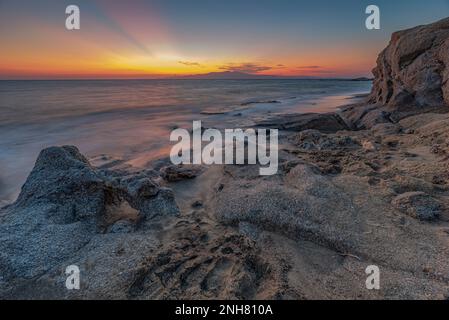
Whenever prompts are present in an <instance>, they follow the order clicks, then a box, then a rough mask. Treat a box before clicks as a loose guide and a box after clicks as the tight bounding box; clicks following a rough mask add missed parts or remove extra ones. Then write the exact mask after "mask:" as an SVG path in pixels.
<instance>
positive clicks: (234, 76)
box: [176, 71, 372, 81]
mask: <svg viewBox="0 0 449 320" xmlns="http://www.w3.org/2000/svg"><path fill="white" fill-rule="evenodd" d="M176 78H177V79H200V80H201V79H204V80H242V79H248V80H254V79H316V80H343V81H370V80H372V79H369V78H365V77H361V78H320V77H313V76H279V75H262V74H251V73H245V72H238V71H223V72H210V73H205V74H192V75H187V76H179V77H176Z"/></svg>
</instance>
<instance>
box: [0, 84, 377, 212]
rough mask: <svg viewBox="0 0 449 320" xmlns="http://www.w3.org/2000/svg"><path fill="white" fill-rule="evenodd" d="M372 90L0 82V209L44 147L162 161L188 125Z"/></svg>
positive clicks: (228, 121)
mask: <svg viewBox="0 0 449 320" xmlns="http://www.w3.org/2000/svg"><path fill="white" fill-rule="evenodd" d="M370 88H371V82H365V81H362V82H358V81H338V80H92V81H90V80H88V81H0V165H1V170H0V205H1V203H2V202H1V201H11V200H13V199H14V198H15V197H16V196H17V193H18V191H19V190H20V186H21V185H22V184H23V182H24V181H25V178H26V176H27V175H28V173H29V172H30V170H31V169H32V167H33V164H34V161H35V159H36V157H37V155H38V153H39V151H40V150H41V149H42V148H45V147H48V146H52V145H64V144H73V145H76V146H78V147H79V148H80V150H81V152H83V153H85V154H87V155H88V156H89V157H96V156H99V155H102V154H106V155H109V156H112V157H116V158H119V159H123V160H126V161H128V162H129V163H130V164H132V165H134V166H143V165H145V163H147V162H148V161H150V160H152V159H155V158H158V157H164V156H167V155H168V152H169V148H170V147H171V143H170V141H169V134H170V131H171V130H172V129H173V128H176V127H191V122H192V120H202V121H204V122H205V123H206V124H207V125H213V126H222V127H226V126H227V127H230V128H232V127H234V126H238V125H251V123H253V121H254V120H257V119H258V118H262V117H264V116H267V115H268V114H276V113H285V112H314V111H316V112H323V111H327V110H331V109H333V108H335V107H336V106H338V105H342V104H346V103H349V102H350V101H348V100H347V98H348V96H351V95H354V94H360V93H367V92H369V91H370Z"/></svg>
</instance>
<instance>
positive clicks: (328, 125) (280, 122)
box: [257, 113, 349, 133]
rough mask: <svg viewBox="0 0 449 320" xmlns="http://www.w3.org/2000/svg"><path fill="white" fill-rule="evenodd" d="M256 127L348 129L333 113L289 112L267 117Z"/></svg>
mask: <svg viewBox="0 0 449 320" xmlns="http://www.w3.org/2000/svg"><path fill="white" fill-rule="evenodd" d="M257 126H258V127H263V128H274V129H280V130H286V131H303V130H307V129H315V130H319V131H321V132H324V133H335V132H337V131H340V130H348V129H349V128H348V126H347V125H346V123H345V122H344V121H343V120H342V119H341V118H340V117H339V116H338V115H337V114H335V113H324V114H319V113H305V114H289V115H282V116H276V117H272V118H269V119H267V120H264V121H261V122H259V123H257Z"/></svg>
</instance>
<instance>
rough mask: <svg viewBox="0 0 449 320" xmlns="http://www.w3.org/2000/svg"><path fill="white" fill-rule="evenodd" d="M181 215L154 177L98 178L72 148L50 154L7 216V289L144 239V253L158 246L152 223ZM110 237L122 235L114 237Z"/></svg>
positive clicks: (1, 219)
mask: <svg viewBox="0 0 449 320" xmlns="http://www.w3.org/2000/svg"><path fill="white" fill-rule="evenodd" d="M178 214H179V210H178V207H177V205H176V202H175V200H174V197H173V194H172V192H171V190H169V189H165V188H162V187H160V186H159V185H158V184H156V183H155V182H153V181H152V180H151V179H149V178H147V177H144V176H138V175H134V176H132V177H127V176H126V175H125V176H121V174H119V173H117V172H116V173H113V172H108V171H98V170H96V169H94V168H93V167H91V165H90V164H89V162H88V161H87V159H86V158H85V157H84V156H83V155H81V154H80V153H79V151H78V150H77V149H76V148H75V147H72V146H64V147H52V148H48V149H45V150H43V151H42V152H41V153H40V155H39V157H38V159H37V161H36V164H35V167H34V169H33V171H32V172H31V174H30V175H29V177H28V179H27V181H26V183H25V184H24V186H23V187H22V191H21V193H20V196H19V198H18V199H17V201H16V202H15V203H14V204H12V205H11V206H9V207H7V208H6V209H4V210H3V211H2V212H1V215H0V269H1V270H2V277H1V278H0V282H1V283H2V286H1V287H2V289H5V287H6V288H7V287H10V286H15V288H18V287H19V286H18V283H20V282H21V281H27V280H30V279H33V278H36V277H39V276H42V275H44V274H46V273H48V272H51V271H52V270H55V269H56V270H58V269H59V268H65V267H66V266H68V265H70V261H73V260H76V259H79V257H80V255H82V252H85V254H86V255H89V256H90V257H91V258H92V259H95V257H98V256H99V255H102V254H103V251H104V250H108V249H107V248H108V247H110V246H111V245H114V243H115V244H117V243H119V242H123V241H128V240H129V241H130V242H133V241H135V240H136V238H139V237H142V236H143V235H144V234H146V235H145V237H146V238H147V239H148V241H146V243H141V244H139V245H138V246H139V247H142V246H143V247H146V248H148V247H151V246H152V244H153V245H154V240H153V243H152V240H151V237H148V234H147V233H148V232H149V230H150V229H151V226H152V223H153V222H152V221H153V220H154V219H156V218H158V217H165V216H176V215H178ZM110 231H111V232H114V233H122V234H123V236H121V237H108V236H107V234H108V232H110ZM134 232H135V233H136V234H135V235H133V234H132V233H134ZM130 233H131V234H130ZM126 238H127V239H128V240H125V239H126ZM133 239H134V240H133ZM142 250H143V251H142V253H143V252H146V251H147V249H142ZM121 258H122V259H124V260H126V257H121ZM0 293H1V290H0Z"/></svg>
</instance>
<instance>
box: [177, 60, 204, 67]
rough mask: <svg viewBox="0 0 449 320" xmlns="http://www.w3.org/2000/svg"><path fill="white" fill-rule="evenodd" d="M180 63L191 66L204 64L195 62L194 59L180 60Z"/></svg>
mask: <svg viewBox="0 0 449 320" xmlns="http://www.w3.org/2000/svg"><path fill="white" fill-rule="evenodd" d="M178 63H180V64H183V65H185V66H189V67H201V66H202V65H201V64H200V63H199V62H193V61H178Z"/></svg>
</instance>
